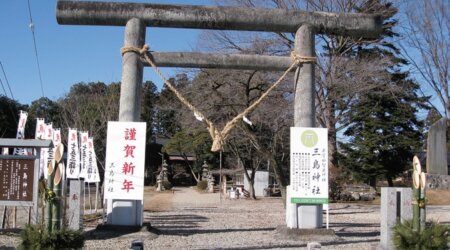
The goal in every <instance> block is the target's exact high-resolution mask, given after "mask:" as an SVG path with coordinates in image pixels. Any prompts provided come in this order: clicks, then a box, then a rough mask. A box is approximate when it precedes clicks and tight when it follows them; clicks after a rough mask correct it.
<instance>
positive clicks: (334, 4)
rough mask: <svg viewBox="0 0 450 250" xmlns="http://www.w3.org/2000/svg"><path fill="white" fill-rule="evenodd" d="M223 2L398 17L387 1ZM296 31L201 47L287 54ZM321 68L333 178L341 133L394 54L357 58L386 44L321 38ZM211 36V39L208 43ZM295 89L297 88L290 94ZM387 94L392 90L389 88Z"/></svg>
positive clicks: (236, 37) (226, 35) (227, 35)
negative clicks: (363, 51) (360, 98)
mask: <svg viewBox="0 0 450 250" xmlns="http://www.w3.org/2000/svg"><path fill="white" fill-rule="evenodd" d="M217 2H219V3H222V4H231V5H237V6H245V7H264V8H282V9H292V10H308V11H326V12H355V11H358V12H365V13H377V14H381V15H382V16H383V17H384V19H385V20H387V19H389V18H390V17H391V16H392V15H394V14H395V13H396V9H395V8H394V6H392V5H391V4H389V3H387V1H383V0H379V1H368V0H266V1H261V0H228V1H227V0H223V1H217ZM393 25H395V21H386V22H385V24H384V28H385V33H384V36H388V37H389V36H394V35H395V33H393V32H392V31H391V30H390V29H391V28H392V26H393ZM294 35H295V34H291V33H255V32H252V33H245V34H243V33H237V32H226V31H205V32H204V33H203V36H204V37H205V39H201V40H200V41H202V43H201V45H202V46H205V47H206V48H208V49H212V50H220V49H221V50H222V51H225V52H229V51H237V52H240V53H250V54H268V55H288V54H289V53H290V51H291V50H292V49H293V47H294ZM317 37H318V39H316V41H317V44H316V49H317V52H318V55H317V57H318V64H317V65H318V66H317V67H318V70H316V86H317V88H316V92H317V95H316V108H317V112H316V119H317V122H318V124H319V125H320V126H321V127H326V128H328V129H329V166H330V171H331V174H330V176H331V178H333V177H334V176H335V175H338V172H339V170H338V165H339V164H338V159H337V152H338V146H337V141H338V138H337V137H338V134H339V131H341V130H343V129H344V128H345V127H346V126H348V124H349V123H350V121H349V119H348V115H347V114H348V112H350V110H351V107H352V105H353V103H354V101H355V100H356V98H358V96H360V95H364V94H365V93H367V92H368V91H370V90H371V88H373V86H370V85H369V84H367V83H368V82H369V81H367V79H370V78H371V77H378V78H382V77H389V76H387V75H386V74H384V73H383V72H384V69H385V68H386V67H389V61H390V55H389V54H385V55H384V56H383V57H380V58H370V57H363V56H358V55H357V53H356V52H355V51H357V50H360V49H362V48H364V46H367V45H373V44H378V45H383V44H384V41H383V40H382V39H379V40H370V41H368V40H364V39H355V38H349V37H343V36H326V35H321V34H320V35H318V36H317ZM206 38H207V39H206ZM291 91H292V90H291ZM386 91H391V90H389V89H387V90H386Z"/></svg>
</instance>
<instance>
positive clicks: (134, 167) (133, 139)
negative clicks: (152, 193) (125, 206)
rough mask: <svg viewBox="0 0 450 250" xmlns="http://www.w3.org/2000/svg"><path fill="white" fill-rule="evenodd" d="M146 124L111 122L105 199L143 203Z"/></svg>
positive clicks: (107, 144) (107, 146) (107, 152)
mask: <svg viewBox="0 0 450 250" xmlns="http://www.w3.org/2000/svg"><path fill="white" fill-rule="evenodd" d="M146 127H147V124H146V123H145V122H108V134H107V136H108V137H107V142H106V166H105V167H106V168H105V199H122V200H143V199H144V165H145V138H146Z"/></svg>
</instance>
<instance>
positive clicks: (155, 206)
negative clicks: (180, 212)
mask: <svg viewBox="0 0 450 250" xmlns="http://www.w3.org/2000/svg"><path fill="white" fill-rule="evenodd" d="M218 203H220V197H219V194H218V193H214V194H210V193H199V192H198V191H197V190H195V188H193V187H175V188H173V189H172V190H169V191H163V192H156V191H155V189H154V188H153V187H146V188H145V196H144V210H145V211H146V212H162V211H170V210H176V209H182V208H185V207H205V206H215V205H217V204H218Z"/></svg>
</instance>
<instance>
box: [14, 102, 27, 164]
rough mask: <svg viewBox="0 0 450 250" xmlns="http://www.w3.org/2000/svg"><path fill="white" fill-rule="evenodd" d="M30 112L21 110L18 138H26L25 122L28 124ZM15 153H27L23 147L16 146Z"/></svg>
mask: <svg viewBox="0 0 450 250" xmlns="http://www.w3.org/2000/svg"><path fill="white" fill-rule="evenodd" d="M27 118H28V113H27V112H25V111H22V110H21V111H20V117H19V124H18V125H17V135H16V139H25V124H27ZM13 154H14V155H25V154H26V151H25V149H23V148H15V149H14V153H13Z"/></svg>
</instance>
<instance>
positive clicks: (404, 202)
mask: <svg viewBox="0 0 450 250" xmlns="http://www.w3.org/2000/svg"><path fill="white" fill-rule="evenodd" d="M411 202H412V190H411V188H391V187H384V188H381V206H380V209H381V211H380V219H381V221H380V231H381V232H380V249H382V250H390V249H394V243H393V240H392V236H393V230H392V227H393V226H395V224H396V223H397V221H398V220H400V221H401V222H403V221H405V220H410V219H412V206H411Z"/></svg>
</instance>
